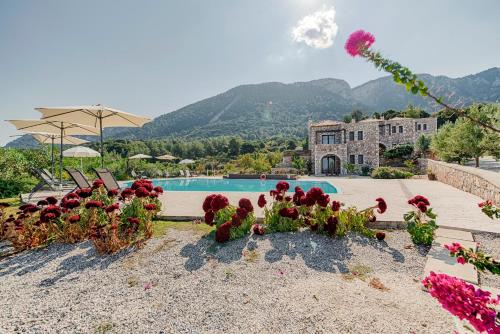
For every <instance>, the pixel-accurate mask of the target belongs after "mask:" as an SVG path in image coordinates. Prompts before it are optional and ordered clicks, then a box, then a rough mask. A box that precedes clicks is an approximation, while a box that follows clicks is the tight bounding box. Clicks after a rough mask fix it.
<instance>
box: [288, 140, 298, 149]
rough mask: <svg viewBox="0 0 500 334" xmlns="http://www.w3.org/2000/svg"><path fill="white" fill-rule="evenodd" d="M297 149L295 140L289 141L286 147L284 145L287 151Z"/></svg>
mask: <svg viewBox="0 0 500 334" xmlns="http://www.w3.org/2000/svg"><path fill="white" fill-rule="evenodd" d="M296 147H297V144H296V143H295V140H291V139H290V140H289V141H288V143H287V145H286V148H287V149H288V150H295V148H296Z"/></svg>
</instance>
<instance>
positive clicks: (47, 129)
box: [7, 120, 99, 184]
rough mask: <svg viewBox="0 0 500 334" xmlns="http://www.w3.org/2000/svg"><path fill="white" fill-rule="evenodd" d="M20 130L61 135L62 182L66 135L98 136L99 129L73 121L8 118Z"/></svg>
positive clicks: (60, 168)
mask: <svg viewBox="0 0 500 334" xmlns="http://www.w3.org/2000/svg"><path fill="white" fill-rule="evenodd" d="M7 122H9V123H11V124H12V125H14V126H15V127H16V129H17V130H19V131H24V132H43V133H51V134H55V135H59V143H60V146H61V151H60V152H61V154H60V156H59V179H60V181H61V184H62V160H63V155H62V151H63V150H62V148H63V141H64V137H66V136H68V135H90V136H96V135H98V134H99V130H98V129H96V128H93V127H91V126H86V125H82V124H78V123H73V122H63V121H57V122H56V121H50V120H7Z"/></svg>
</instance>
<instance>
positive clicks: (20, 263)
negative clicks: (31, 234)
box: [0, 241, 131, 286]
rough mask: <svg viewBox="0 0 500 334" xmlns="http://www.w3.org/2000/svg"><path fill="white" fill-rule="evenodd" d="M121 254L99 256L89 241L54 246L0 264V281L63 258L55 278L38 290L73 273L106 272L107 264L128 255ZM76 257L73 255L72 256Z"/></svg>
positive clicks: (55, 272) (43, 283) (31, 271)
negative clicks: (97, 270)
mask: <svg viewBox="0 0 500 334" xmlns="http://www.w3.org/2000/svg"><path fill="white" fill-rule="evenodd" d="M130 251H131V250H124V251H122V252H119V253H117V254H113V255H108V256H100V255H99V254H98V253H97V252H96V251H95V249H94V247H93V246H92V243H91V242H90V241H87V242H83V243H79V244H73V245H69V244H54V245H51V246H49V247H47V248H45V249H40V250H30V251H24V252H22V253H21V254H18V255H16V256H12V257H9V258H7V259H5V260H3V261H1V262H0V277H3V276H7V275H18V276H23V275H26V274H30V273H33V272H36V271H39V270H42V269H43V268H44V267H46V266H48V265H51V264H52V263H53V261H58V260H59V259H61V258H63V259H62V261H61V262H60V263H59V264H58V265H57V267H56V269H55V270H54V276H53V277H50V278H46V279H44V280H42V281H41V282H40V284H39V285H40V286H51V285H54V284H55V283H57V282H58V281H59V280H61V279H64V278H65V277H66V276H68V275H71V274H73V273H78V272H82V271H84V270H86V269H89V268H99V269H101V270H103V269H106V268H107V267H108V266H109V265H110V264H112V263H113V262H115V261H116V260H119V259H121V258H123V257H124V256H126V255H127V254H129V253H130ZM71 253H76V254H71Z"/></svg>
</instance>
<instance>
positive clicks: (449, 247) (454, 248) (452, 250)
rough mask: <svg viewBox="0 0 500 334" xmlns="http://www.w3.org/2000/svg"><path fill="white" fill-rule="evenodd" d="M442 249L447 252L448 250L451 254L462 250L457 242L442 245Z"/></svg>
mask: <svg viewBox="0 0 500 334" xmlns="http://www.w3.org/2000/svg"><path fill="white" fill-rule="evenodd" d="M444 248H446V249H447V250H449V251H450V253H451V254H455V253H456V252H458V251H459V250H460V249H462V245H461V244H459V243H458V242H454V243H452V244H451V245H444Z"/></svg>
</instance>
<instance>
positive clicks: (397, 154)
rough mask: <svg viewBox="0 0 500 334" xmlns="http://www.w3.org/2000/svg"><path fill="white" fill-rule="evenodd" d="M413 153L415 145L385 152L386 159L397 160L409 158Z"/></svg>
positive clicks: (400, 146)
mask: <svg viewBox="0 0 500 334" xmlns="http://www.w3.org/2000/svg"><path fill="white" fill-rule="evenodd" d="M412 153H413V145H408V144H406V145H399V146H396V147H394V148H392V149H390V150H387V151H385V152H384V158H386V159H397V158H407V157H410V156H411V155H412Z"/></svg>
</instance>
